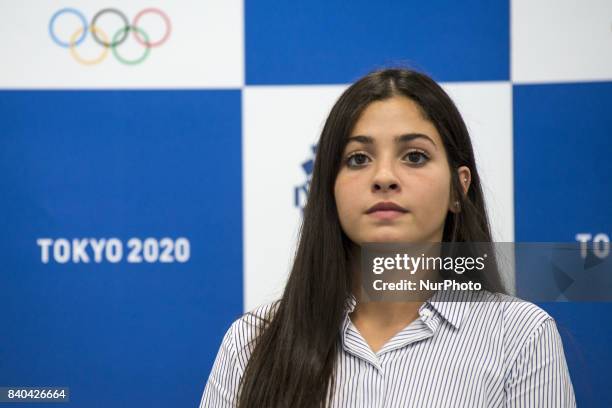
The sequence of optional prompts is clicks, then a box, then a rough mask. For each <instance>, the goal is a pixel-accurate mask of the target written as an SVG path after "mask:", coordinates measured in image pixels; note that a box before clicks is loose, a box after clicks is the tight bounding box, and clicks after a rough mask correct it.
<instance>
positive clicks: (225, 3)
mask: <svg viewBox="0 0 612 408" xmlns="http://www.w3.org/2000/svg"><path fill="white" fill-rule="evenodd" d="M109 9H110V10H109ZM94 19H95V27H96V29H95V30H93V32H92V31H89V32H88V28H89V27H91V25H92V21H93V20H94ZM126 24H128V25H130V26H132V29H131V30H124V27H125V25H126ZM94 34H95V35H94ZM110 43H112V44H113V45H114V46H113V47H109V46H108V45H109V44H110ZM147 44H149V46H147ZM0 51H1V53H0V55H1V56H0V256H1V260H0V279H1V280H0V386H53V385H55V386H68V387H70V402H69V403H68V404H69V405H71V406H75V407H127V406H132V407H135V406H147V407H189V406H197V404H198V403H199V400H200V396H201V394H202V391H203V388H204V384H205V382H206V379H207V377H208V374H209V371H210V368H211V366H212V362H213V360H214V357H215V355H216V352H217V350H218V347H219V344H220V341H221V338H222V335H223V334H224V332H225V330H226V329H227V328H228V327H229V325H230V323H231V322H232V321H233V320H234V319H236V318H237V317H238V316H239V315H240V314H241V313H242V312H243V311H245V310H250V309H251V308H253V307H255V306H257V305H259V304H261V303H263V302H267V301H270V300H272V299H274V298H276V297H277V296H279V295H280V292H281V290H282V288H283V284H284V280H285V278H286V276H287V272H288V269H289V266H290V262H291V255H292V251H293V249H294V248H295V236H296V233H297V227H298V225H299V221H300V217H301V206H302V205H303V203H304V201H305V199H306V185H307V182H308V178H309V175H310V172H311V166H312V159H313V157H314V150H313V149H314V145H315V143H316V141H317V138H318V136H319V133H320V131H321V128H322V124H323V121H324V119H325V117H326V115H327V113H328V112H329V109H330V108H331V106H332V105H333V103H334V101H335V100H336V98H337V97H338V96H339V95H340V93H341V92H342V91H343V90H344V89H345V88H346V87H347V86H348V85H349V84H350V83H352V82H353V81H355V80H356V79H358V78H359V77H360V76H362V75H364V74H365V73H367V72H368V71H370V70H372V69H375V68H379V67H384V66H389V65H397V64H403V65H408V66H411V67H413V68H416V69H419V70H422V71H424V72H426V73H428V74H429V75H431V76H432V77H433V78H434V79H435V80H437V81H439V82H440V83H442V85H443V86H444V88H445V89H446V90H447V91H448V92H449V93H450V95H451V96H452V97H453V99H454V100H455V102H456V103H457V105H458V107H459V108H460V110H461V112H462V114H463V116H464V118H465V120H466V122H467V124H468V127H469V130H470V132H471V135H472V138H473V142H474V146H475V150H476V155H477V164H478V166H479V171H480V172H481V174H482V177H483V182H484V189H485V194H486V199H487V204H488V206H489V208H490V210H491V216H492V221H493V229H494V236H495V239H496V240H497V241H516V242H524V241H553V242H576V240H577V239H582V240H585V241H597V242H606V241H607V242H609V238H610V236H611V235H612V216H611V210H612V182H611V181H610V180H611V179H610V173H611V170H612V164H611V161H610V160H611V159H612V156H611V154H612V2H610V1H609V0H587V1H581V0H513V1H508V0H498V1H495V2H491V1H484V0H480V1H476V0H468V1H461V2H455V1H448V0H446V1H441V0H435V1H387V2H375V1H362V0H355V1H352V2H344V1H319V0H311V1H309V2H306V3H302V2H278V1H266V0H260V1H245V2H242V1H237V0H199V1H194V0H180V1H179V0H175V1H145V0H134V1H130V2H125V1H118V0H108V1H98V0H95V1H83V0H74V1H72V2H70V1H63V0H62V1H56V0H52V1H50V0H46V1H42V0H28V1H22V2H9V1H2V2H1V3H0ZM541 306H542V307H544V308H545V309H546V310H547V311H549V313H551V314H552V315H553V317H555V319H556V320H557V323H558V325H559V328H560V332H561V334H562V336H563V340H564V347H565V350H566V354H567V358H568V363H569V366H570V370H571V374H572V379H573V382H574V387H575V390H576V395H577V399H578V403H579V405H580V406H593V407H594V406H601V407H609V406H612V391H611V388H610V385H612V307H611V306H610V304H609V303H554V304H552V303H551V304H542V305H541ZM42 405H45V404H42ZM39 406H40V405H39ZM50 406H56V405H50Z"/></svg>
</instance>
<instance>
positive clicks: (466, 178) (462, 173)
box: [448, 166, 472, 213]
mask: <svg viewBox="0 0 612 408" xmlns="http://www.w3.org/2000/svg"><path fill="white" fill-rule="evenodd" d="M457 176H458V177H459V184H460V185H461V189H462V191H463V195H464V196H465V195H467V192H468V190H469V188H470V183H471V181H472V173H471V172H470V168H469V167H467V166H461V167H459V168H458V169H457ZM448 209H449V211H451V212H453V213H458V212H460V211H461V203H460V201H459V200H458V198H457V197H455V194H454V192H452V191H451V202H450V205H449V208H448Z"/></svg>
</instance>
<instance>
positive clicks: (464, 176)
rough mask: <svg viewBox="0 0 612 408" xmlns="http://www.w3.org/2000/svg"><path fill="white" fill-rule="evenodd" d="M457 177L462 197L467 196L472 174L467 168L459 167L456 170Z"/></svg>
mask: <svg viewBox="0 0 612 408" xmlns="http://www.w3.org/2000/svg"><path fill="white" fill-rule="evenodd" d="M457 175H458V176H459V183H460V184H461V187H463V195H467V192H468V190H469V189H470V183H471V182H472V172H470V168H469V167H468V166H461V167H459V168H458V169H457Z"/></svg>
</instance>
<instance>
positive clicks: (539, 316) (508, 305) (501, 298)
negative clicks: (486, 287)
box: [483, 291, 554, 326]
mask: <svg viewBox="0 0 612 408" xmlns="http://www.w3.org/2000/svg"><path fill="white" fill-rule="evenodd" d="M483 296H484V300H485V301H487V302H495V304H496V309H497V310H498V313H499V314H500V315H501V317H502V319H503V321H504V323H505V324H506V326H507V325H512V324H519V323H520V324H522V325H523V326H524V325H529V326H530V325H539V324H542V323H544V322H545V321H547V320H550V319H553V317H552V316H551V315H550V314H548V312H547V311H546V310H544V309H542V308H541V307H540V306H538V305H536V304H535V303H533V302H530V301H527V300H525V299H522V298H520V297H517V296H514V295H510V294H506V293H498V292H488V291H485V294H484V295H483ZM553 320H554V319H553Z"/></svg>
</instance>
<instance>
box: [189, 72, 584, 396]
mask: <svg viewBox="0 0 612 408" xmlns="http://www.w3.org/2000/svg"><path fill="white" fill-rule="evenodd" d="M381 203H382V204H381ZM377 204H378V206H376V205H377ZM376 210H378V211H376ZM366 242H404V243H411V242H412V243H418V242H430V243H435V242H491V233H490V228H489V222H488V220H487V214H486V209H485V203H484V199H483V194H482V190H481V185H480V178H479V176H478V172H477V169H476V165H475V160H474V153H473V150H472V145H471V141H470V137H469V134H468V131H467V129H466V126H465V123H464V122H463V120H462V118H461V116H460V114H459V112H458V110H457V108H456V107H455V105H454V103H453V102H452V100H451V99H450V98H449V96H448V95H447V94H446V93H445V92H444V91H443V89H442V88H441V87H440V86H439V85H438V84H436V83H435V82H434V81H433V80H432V79H431V78H429V77H428V76H426V75H424V74H422V73H418V72H415V71H412V70H408V69H386V70H379V71H375V72H372V73H370V74H368V75H367V76H365V77H363V78H361V79H360V80H358V81H357V82H356V83H354V84H353V85H352V86H350V87H349V88H348V89H347V90H346V91H345V92H344V93H343V94H342V96H341V97H340V98H339V99H338V101H337V102H336V104H335V105H334V106H333V108H332V110H331V112H330V114H329V117H328V118H327V121H326V122H325V126H324V128H323V132H322V134H321V137H320V140H319V143H318V148H317V153H316V158H315V165H314V171H313V175H312V180H311V184H310V190H309V197H308V201H307V204H306V207H305V209H304V218H303V224H302V228H301V230H300V238H299V243H298V249H297V252H296V256H295V260H294V264H293V268H292V270H291V273H290V276H289V279H288V281H287V285H286V288H285V290H284V293H283V296H282V298H281V299H279V300H277V301H275V302H273V303H270V304H266V305H263V306H260V307H258V308H256V309H255V310H253V311H251V312H250V313H247V314H245V315H243V316H242V317H241V318H240V319H238V320H236V321H235V322H234V323H233V324H232V325H231V327H230V328H229V330H228V331H227V333H226V334H225V337H224V338H223V341H222V344H221V347H220V350H219V352H218V355H217V358H216V360H215V363H214V366H213V369H212V372H211V373H210V376H209V378H208V383H207V385H206V388H205V390H204V394H203V396H202V401H201V405H200V406H201V407H214V408H218V407H239V408H247V407H248V408H252V407H256V408H263V407H265V408H276V407H291V408H312V407H434V406H436V407H518V406H520V407H527V406H533V407H547V406H550V407H552V406H554V407H572V406H575V397H574V391H573V387H572V383H571V380H570V376H569V373H568V369H567V364H566V361H565V356H564V351H563V345H562V342H561V338H560V336H559V333H558V331H557V328H556V324H555V321H554V320H553V318H552V317H551V316H549V315H548V314H547V313H546V312H545V311H544V310H542V309H540V308H539V307H538V306H536V305H534V304H533V303H529V302H524V301H522V302H518V301H510V300H516V298H512V297H511V296H509V295H507V294H506V293H505V292H504V288H503V285H502V280H501V278H500V276H499V273H498V272H497V269H496V268H494V271H495V272H491V270H487V272H486V273H480V274H479V273H472V272H470V273H469V278H470V279H471V280H472V281H477V282H480V283H481V284H482V287H483V288H484V289H485V290H484V291H483V292H482V293H488V294H491V295H492V296H493V295H494V296H498V297H500V298H501V299H502V300H507V301H502V302H499V301H495V302H493V301H489V302H468V301H465V300H466V299H464V298H461V296H462V295H459V296H458V297H457V298H456V299H455V298H451V299H450V300H451V301H448V300H449V299H441V298H439V297H438V296H437V293H436V294H435V295H434V296H432V297H431V298H429V299H428V301H426V302H393V303H392V302H365V301H363V302H362V301H360V295H359V293H360V291H359V282H360V280H359V279H360V278H359V262H358V261H357V259H358V258H359V254H360V252H359V250H360V244H361V243H366ZM476 272H477V271H476ZM443 300H446V301H443ZM455 300H456V301H455Z"/></svg>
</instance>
